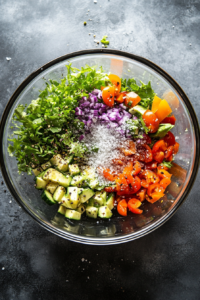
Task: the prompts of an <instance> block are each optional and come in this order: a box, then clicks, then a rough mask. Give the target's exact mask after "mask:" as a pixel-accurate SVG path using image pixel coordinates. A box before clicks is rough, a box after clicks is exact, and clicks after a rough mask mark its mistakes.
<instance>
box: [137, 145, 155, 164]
mask: <svg viewBox="0 0 200 300" xmlns="http://www.w3.org/2000/svg"><path fill="white" fill-rule="evenodd" d="M137 158H138V160H140V161H144V162H145V163H148V162H151V161H152V160H153V154H152V151H151V148H150V147H149V146H148V145H147V144H142V145H139V146H138V147H137Z"/></svg>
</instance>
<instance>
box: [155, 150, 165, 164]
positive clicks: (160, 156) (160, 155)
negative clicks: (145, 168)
mask: <svg viewBox="0 0 200 300" xmlns="http://www.w3.org/2000/svg"><path fill="white" fill-rule="evenodd" d="M153 158H154V159H155V160H156V161H157V162H158V163H161V162H162V161H163V159H164V158H165V154H164V152H162V151H160V152H156V153H155V154H154V156H153Z"/></svg>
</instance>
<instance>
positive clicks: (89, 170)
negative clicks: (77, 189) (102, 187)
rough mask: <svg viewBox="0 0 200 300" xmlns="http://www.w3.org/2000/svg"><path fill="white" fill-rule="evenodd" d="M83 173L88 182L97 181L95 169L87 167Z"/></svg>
mask: <svg viewBox="0 0 200 300" xmlns="http://www.w3.org/2000/svg"><path fill="white" fill-rule="evenodd" d="M82 173H83V175H84V176H85V178H87V179H88V180H93V179H95V169H94V168H92V167H86V168H85V169H84V170H83V172H82Z"/></svg>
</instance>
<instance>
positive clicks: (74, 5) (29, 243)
mask: <svg viewBox="0 0 200 300" xmlns="http://www.w3.org/2000/svg"><path fill="white" fill-rule="evenodd" d="M88 9H89V10H90V11H89V12H88ZM87 13H88V15H87ZM88 19H92V21H89V20H88ZM85 20H86V21H87V26H85V27H84V26H83V22H84V21H85ZM199 26H200V2H199V1H198V0H196V1H195V0H194V1H191V0H190V1H185V0H174V1H173V0H168V1H158V0H157V1H156V0H151V1H145V0H140V1H139V0H137V1H130V0H129V1H128V0H123V1H121V0H118V1H117V0H115V1H114V0H110V1H107V0H102V1H100V0H98V2H97V4H94V2H93V0H84V1H81V0H79V1H75V0H73V1H72V0H69V1H47V0H42V1H36V0H32V1H30V0H29V1H26V0H15V1H9V0H6V1H3V0H2V1H0V70H1V72H0V91H1V97H0V116H1V115H2V112H3V109H4V107H5V106H6V103H7V102H8V100H9V98H10V96H11V95H12V93H13V92H14V91H15V89H16V88H17V87H18V85H19V84H20V83H21V82H22V81H23V79H25V78H26V77H27V76H28V75H29V74H30V73H31V72H32V71H34V70H35V69H37V68H38V67H40V66H41V65H42V64H45V63H46V62H48V61H49V60H52V59H54V58H56V57H58V56H60V55H63V54H66V53H70V52H73V51H76V50H82V49H90V48H94V47H95V43H94V42H93V39H94V38H93V35H94V34H96V39H98V40H100V38H101V37H102V36H103V35H105V34H108V37H109V40H110V46H109V47H110V48H114V49H120V50H124V51H128V52H132V53H134V54H138V55H141V56H144V57H146V58H148V59H150V60H152V61H153V62H155V63H157V64H158V65H160V66H161V67H162V68H164V69H165V70H166V71H167V72H168V73H169V74H170V75H171V76H172V77H174V79H175V80H177V82H178V83H179V84H180V85H181V86H182V88H183V89H184V90H185V92H186V93H187V95H188V96H189V98H190V100H191V102H192V104H193V106H194V108H195V111H196V113H197V115H198V118H200V106H199V105H198V101H199V95H200V85H199V71H200V62H199V53H200V39H199ZM88 33H91V35H89V34H88ZM98 47H99V48H101V46H98ZM6 57H11V58H12V59H11V60H10V61H7V60H6ZM1 182H3V179H2V177H1V175H0V200H1V201H0V228H1V235H0V299H4V300H18V299H20V300H27V299H28V300H32V299H34V300H35V299H38V300H40V299H68V298H70V299H79V298H81V299H83V300H85V299H93V298H94V299H114V298H121V297H126V299H153V300H157V299H159V300H160V299H162V300H165V299H167V300H171V299H186V300H188V299H189V300H193V299H199V297H200V276H199V269H200V255H199V247H200V234H199V231H198V229H199V226H200V218H199V184H200V176H198V178H197V180H196V183H195V184H194V186H193V189H192V191H191V192H190V195H189V197H188V198H187V200H186V201H185V203H184V204H183V205H182V207H181V208H180V209H179V211H178V212H177V213H176V214H175V216H173V218H172V219H170V221H168V222H167V223H166V224H165V225H163V226H162V227H161V228H159V229H158V230H156V231H155V232H153V233H151V234H150V235H148V236H146V237H144V238H142V239H140V240H137V241H134V242H130V243H128V244H122V245H117V246H109V247H96V246H95V247H94V246H86V245H80V244H75V243H73V242H69V241H66V240H63V239H61V238H58V237H56V236H54V235H52V234H50V233H48V232H47V231H46V230H44V229H43V228H41V227H39V225H37V223H35V222H34V221H33V220H32V219H31V218H30V217H29V216H28V215H26V214H25V212H23V211H22V209H21V208H19V206H18V204H17V203H16V202H15V200H14V199H13V198H12V196H11V195H10V193H9V192H8V189H7V188H6V186H5V184H4V183H3V184H1ZM82 258H84V259H87V261H84V262H82V260H81V259H82ZM2 268H5V269H3V270H2Z"/></svg>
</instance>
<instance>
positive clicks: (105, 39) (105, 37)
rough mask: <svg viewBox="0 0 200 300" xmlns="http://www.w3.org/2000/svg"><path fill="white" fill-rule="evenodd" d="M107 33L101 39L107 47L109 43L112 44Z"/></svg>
mask: <svg viewBox="0 0 200 300" xmlns="http://www.w3.org/2000/svg"><path fill="white" fill-rule="evenodd" d="M107 37H108V36H107V35H104V36H103V38H102V39H101V43H102V44H103V45H104V46H105V47H107V45H109V44H110V42H109V41H108V40H107Z"/></svg>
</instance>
